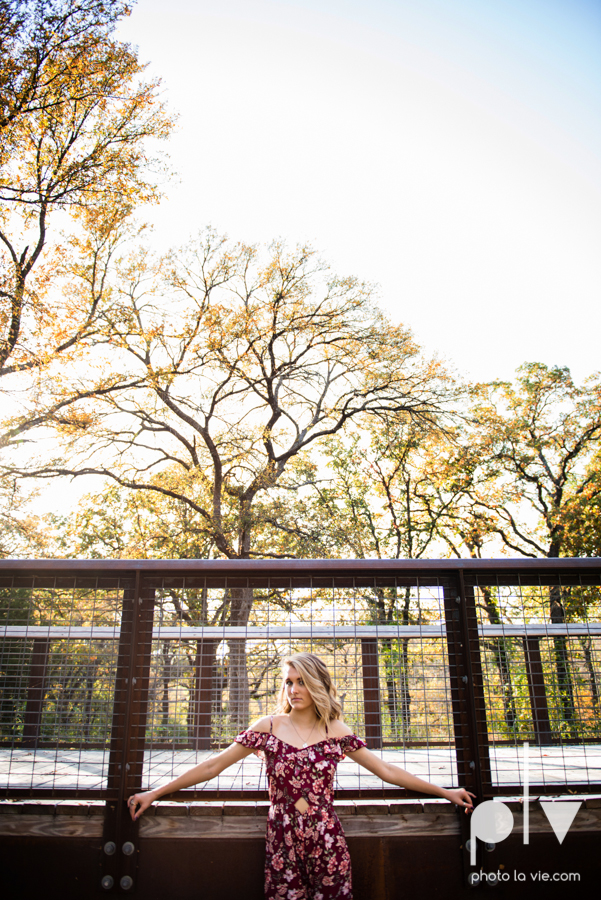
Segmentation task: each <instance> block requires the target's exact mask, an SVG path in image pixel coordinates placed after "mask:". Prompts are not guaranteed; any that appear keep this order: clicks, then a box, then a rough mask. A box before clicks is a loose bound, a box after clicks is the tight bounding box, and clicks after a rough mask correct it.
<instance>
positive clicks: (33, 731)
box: [21, 638, 50, 747]
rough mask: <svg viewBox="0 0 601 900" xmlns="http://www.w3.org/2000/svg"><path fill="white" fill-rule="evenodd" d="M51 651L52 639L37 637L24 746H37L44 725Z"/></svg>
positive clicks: (28, 693) (34, 644)
mask: <svg viewBox="0 0 601 900" xmlns="http://www.w3.org/2000/svg"><path fill="white" fill-rule="evenodd" d="M49 653H50V641H49V640H48V639H46V638H36V639H35V640H34V642H33V652H32V654H31V666H30V668H29V685H28V688H27V706H26V707H25V716H24V718H23V740H22V742H21V743H22V746H23V747H35V746H36V745H37V743H38V741H39V739H40V728H41V725H42V707H43V704H44V684H45V681H46V669H47V667H48V656H49Z"/></svg>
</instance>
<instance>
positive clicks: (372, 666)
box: [361, 638, 382, 750]
mask: <svg viewBox="0 0 601 900" xmlns="http://www.w3.org/2000/svg"><path fill="white" fill-rule="evenodd" d="M361 661H362V664H363V708H364V713H365V743H366V744H367V746H368V747H369V748H370V749H372V750H373V749H376V748H379V747H381V746H382V715H381V712H380V676H379V672H378V641H377V639H375V638H361Z"/></svg>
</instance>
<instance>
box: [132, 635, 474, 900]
mask: <svg viewBox="0 0 601 900" xmlns="http://www.w3.org/2000/svg"><path fill="white" fill-rule="evenodd" d="M283 676H284V677H283V683H282V687H281V690H280V696H279V703H278V707H277V714H276V715H273V716H265V717H264V718H262V719H257V721H256V722H255V723H254V724H253V725H251V726H250V728H248V729H247V730H246V731H243V732H242V733H241V734H239V735H238V737H237V738H236V740H235V742H234V743H233V744H232V745H231V746H230V747H228V748H227V750H224V751H223V752H222V753H218V754H217V755H216V756H214V757H212V759H207V760H206V761H205V762H203V763H201V764H200V765H198V766H196V767H195V768H194V769H190V771H189V772H186V774H185V775H180V777H179V778H176V779H175V781H172V782H170V783H169V784H166V785H164V787H160V788H155V790H153V791H147V792H146V793H143V794H134V796H133V797H130V798H129V800H128V804H129V809H130V813H131V817H132V819H137V818H139V817H140V816H141V815H142V813H143V812H144V810H145V809H148V807H149V806H150V805H151V804H152V802H153V801H154V800H158V799H159V797H161V796H163V795H164V794H171V793H174V792H175V791H180V790H182V788H187V787H191V785H194V784H198V782H200V781H208V780H209V779H210V778H215V776H216V775H219V773H220V772H223V770H224V769H227V767H228V766H231V765H232V764H233V763H236V762H239V761H240V760H241V759H243V758H244V757H245V756H248V755H249V754H250V753H253V752H257V751H259V752H260V753H261V755H262V756H263V757H264V758H265V760H266V767H267V775H268V778H269V799H270V800H271V807H270V810H269V817H268V820H267V858H266V861H265V896H266V897H267V898H270V900H334V898H344V900H352V887H351V861H350V857H349V852H348V847H347V845H346V841H345V839H344V834H343V831H342V827H341V825H340V822H339V820H338V817H337V816H336V814H335V812H334V810H333V806H332V804H333V800H334V776H335V773H336V766H337V764H338V763H339V762H340V760H341V759H344V757H345V756H349V757H350V758H351V759H352V760H353V761H354V762H358V763H359V764H360V765H362V766H363V767H364V768H366V769H367V770H368V771H369V772H373V774H374V775H377V776H378V777H379V778H381V779H382V780H383V781H387V782H389V783H390V784H395V785H398V786H400V787H404V788H408V789H409V790H413V791H420V792H422V793H425V794H434V795H435V796H437V797H444V798H445V799H447V800H450V801H451V802H452V803H456V804H457V805H458V806H461V807H464V808H465V811H466V812H468V810H471V808H472V801H471V797H473V796H474V795H473V794H470V793H469V792H468V791H466V790H464V789H462V788H459V789H457V790H453V791H449V790H446V789H445V788H441V787H437V786H436V785H434V784H430V783H429V782H428V781H422V779H421V778H416V777H415V776H414V775H410V774H409V773H408V772H406V771H405V770H404V769H401V768H400V767H399V766H395V765H392V763H387V762H384V760H382V759H380V757H379V756H376V755H375V754H374V753H372V752H371V751H370V750H368V749H367V747H366V746H365V744H364V742H363V741H362V740H360V738H358V737H356V736H355V735H354V734H353V733H352V731H351V729H350V728H349V727H348V726H347V725H345V724H344V722H343V721H342V719H341V712H342V708H341V706H340V703H339V702H338V700H337V699H336V688H335V687H334V685H333V684H332V679H331V678H330V673H329V672H328V669H327V667H326V665H325V664H324V663H323V662H322V661H321V660H320V659H319V657H317V656H314V655H313V654H312V653H297V654H295V655H294V656H289V657H288V658H287V659H286V660H284V665H283Z"/></svg>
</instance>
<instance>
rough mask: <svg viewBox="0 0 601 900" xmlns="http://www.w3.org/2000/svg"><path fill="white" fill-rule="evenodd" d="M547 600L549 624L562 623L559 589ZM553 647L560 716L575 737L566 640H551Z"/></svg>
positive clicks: (563, 612) (562, 609)
mask: <svg viewBox="0 0 601 900" xmlns="http://www.w3.org/2000/svg"><path fill="white" fill-rule="evenodd" d="M549 600H550V611H551V622H553V623H555V622H557V623H564V622H565V620H566V616H565V610H564V608H563V603H562V600H561V588H560V587H558V586H555V587H552V588H551V589H550V590H549ZM553 647H554V651H555V652H554V655H555V671H556V673H557V688H558V690H559V699H560V705H561V707H560V708H561V715H562V718H563V721H564V722H565V723H566V725H567V726H568V729H567V732H568V734H569V736H570V737H576V736H577V728H576V714H575V708H574V688H573V686H572V673H571V671H570V660H569V655H568V642H567V638H566V637H564V636H563V635H561V636H558V637H555V638H553Z"/></svg>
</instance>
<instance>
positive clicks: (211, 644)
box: [190, 639, 219, 750]
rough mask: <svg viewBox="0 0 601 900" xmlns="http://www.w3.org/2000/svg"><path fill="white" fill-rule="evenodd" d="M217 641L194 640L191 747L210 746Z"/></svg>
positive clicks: (204, 748) (197, 748)
mask: <svg viewBox="0 0 601 900" xmlns="http://www.w3.org/2000/svg"><path fill="white" fill-rule="evenodd" d="M218 646H219V641H217V640H210V639H209V640H205V639H203V640H200V641H197V642H196V658H195V660H194V691H193V694H192V700H191V706H192V709H191V716H190V718H191V721H192V735H191V739H192V747H193V749H194V750H208V749H209V748H210V746H211V713H212V707H213V676H214V670H215V656H216V653H217V647H218Z"/></svg>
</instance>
